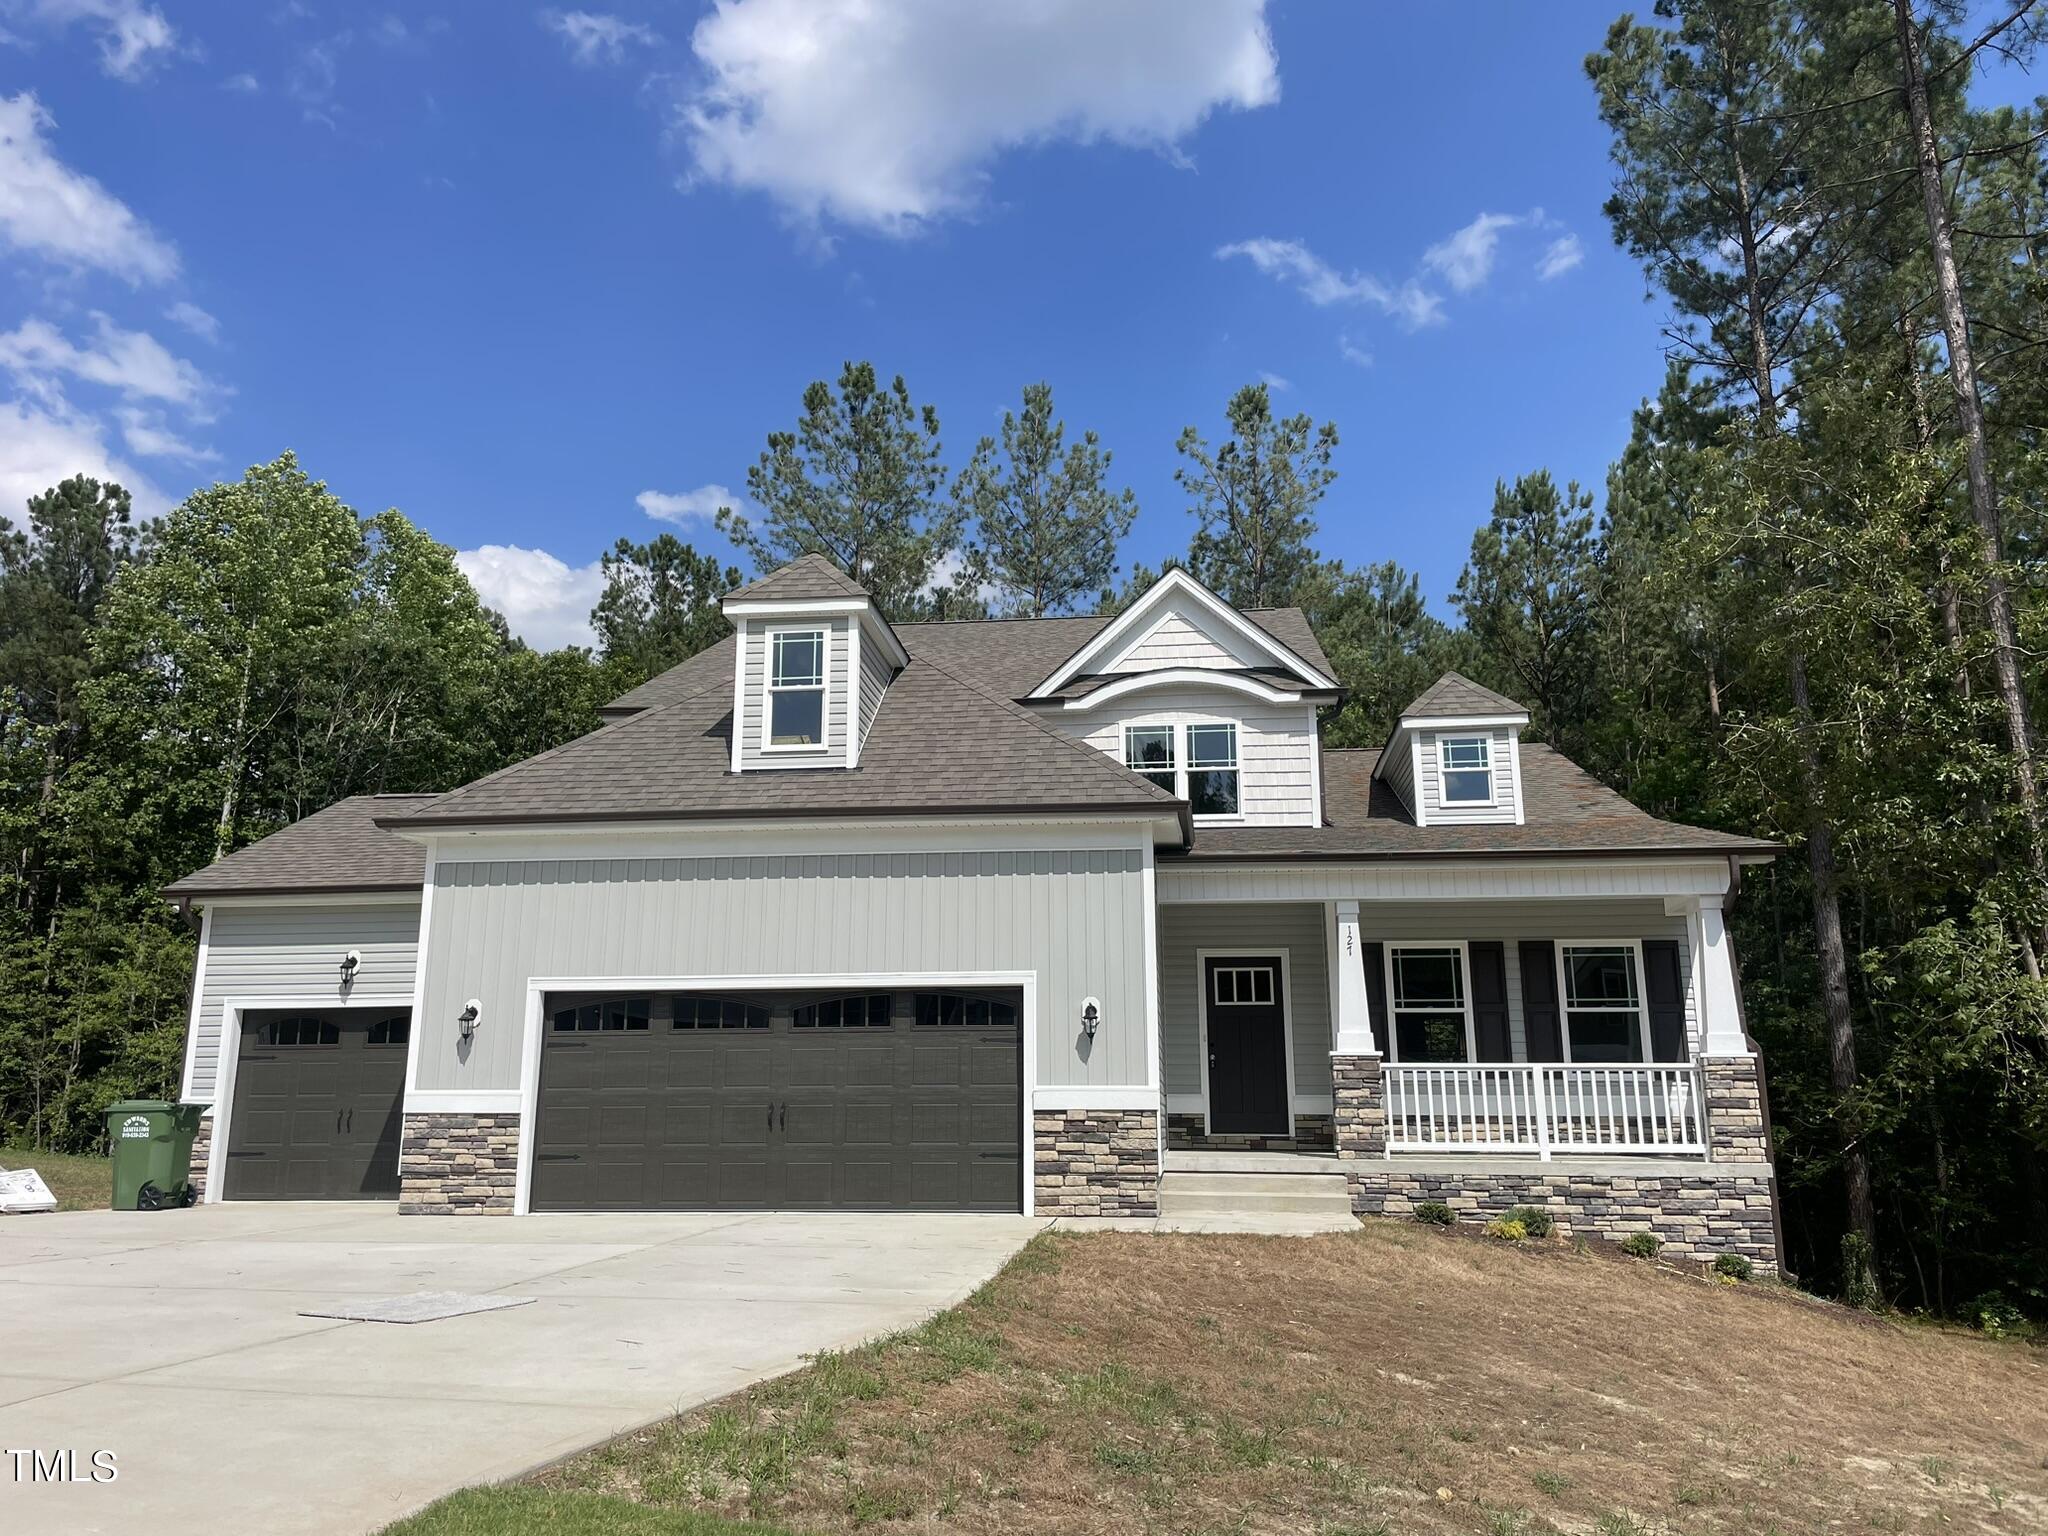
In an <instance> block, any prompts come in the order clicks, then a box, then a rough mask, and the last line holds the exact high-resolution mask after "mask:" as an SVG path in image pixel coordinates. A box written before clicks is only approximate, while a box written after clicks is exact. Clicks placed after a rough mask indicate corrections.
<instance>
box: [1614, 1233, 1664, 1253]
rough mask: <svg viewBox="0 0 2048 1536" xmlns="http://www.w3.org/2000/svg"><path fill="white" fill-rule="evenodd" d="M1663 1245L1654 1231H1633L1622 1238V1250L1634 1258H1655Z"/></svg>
mask: <svg viewBox="0 0 2048 1536" xmlns="http://www.w3.org/2000/svg"><path fill="white" fill-rule="evenodd" d="M1663 1246H1664V1245H1663V1244H1662V1243H1660V1242H1658V1241H1657V1234H1656V1233H1654V1232H1631V1233H1629V1235H1628V1236H1627V1237H1624V1238H1623V1239H1622V1240H1621V1251H1622V1252H1623V1253H1625V1254H1627V1255H1628V1256H1629V1257H1630V1258H1632V1259H1654V1258H1655V1257H1657V1250H1658V1249H1659V1248H1662V1247H1663Z"/></svg>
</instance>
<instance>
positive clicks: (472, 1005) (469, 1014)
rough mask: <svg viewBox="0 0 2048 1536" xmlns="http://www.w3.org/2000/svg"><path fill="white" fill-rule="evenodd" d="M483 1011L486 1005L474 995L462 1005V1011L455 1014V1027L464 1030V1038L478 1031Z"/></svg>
mask: <svg viewBox="0 0 2048 1536" xmlns="http://www.w3.org/2000/svg"><path fill="white" fill-rule="evenodd" d="M483 1013H484V1005H483V1004H482V1003H480V1002H478V1001H477V1000H476V999H475V998H473V997H472V998H471V999H470V1000H469V1001H468V1002H466V1003H464V1004H463V1005H462V1012H460V1013H458V1014H457V1015H456V1016H455V1027H456V1028H457V1029H459V1030H461V1031H462V1038H463V1039H465V1040H467V1039H468V1038H469V1037H470V1036H471V1035H473V1034H475V1033H476V1026H477V1022H478V1020H480V1019H481V1018H482V1017H483Z"/></svg>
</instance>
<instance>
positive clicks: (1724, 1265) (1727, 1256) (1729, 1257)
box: [1714, 1253, 1756, 1280]
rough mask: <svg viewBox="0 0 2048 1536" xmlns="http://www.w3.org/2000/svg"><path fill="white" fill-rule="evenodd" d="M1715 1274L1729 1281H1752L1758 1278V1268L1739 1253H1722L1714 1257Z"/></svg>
mask: <svg viewBox="0 0 2048 1536" xmlns="http://www.w3.org/2000/svg"><path fill="white" fill-rule="evenodd" d="M1714 1273H1715V1274H1717V1275H1721V1276H1723V1277H1725V1278H1727V1279H1729V1280H1750V1279H1754V1278H1755V1277H1756V1266H1755V1265H1753V1264H1751V1263H1750V1262H1749V1260H1747V1259H1745V1258H1744V1257H1743V1256H1742V1255H1741V1254H1739V1253H1722V1254H1716V1255H1715V1257H1714Z"/></svg>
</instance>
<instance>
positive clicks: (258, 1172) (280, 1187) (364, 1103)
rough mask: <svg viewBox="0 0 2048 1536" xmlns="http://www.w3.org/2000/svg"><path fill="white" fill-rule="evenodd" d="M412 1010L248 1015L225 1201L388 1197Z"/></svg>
mask: <svg viewBox="0 0 2048 1536" xmlns="http://www.w3.org/2000/svg"><path fill="white" fill-rule="evenodd" d="M409 1019H410V1014H409V1012H408V1011H407V1010H405V1009H403V1008H400V1009H394V1010H392V1011H391V1012H389V1013H384V1012H380V1011H376V1010H372V1009H356V1008H350V1009H331V1010H328V1011H326V1012H310V1011H308V1012H300V1011H292V1012H277V1013H250V1014H246V1015H244V1016H243V1019H242V1039H241V1046H240V1049H241V1055H240V1056H239V1057H238V1058H237V1060H236V1062H235V1101H234V1108H233V1111H232V1113H231V1115H230V1117H229V1124H228V1144H227V1174H226V1180H225V1184H224V1187H223V1192H224V1193H225V1195H226V1196H227V1198H228V1199H230V1200H395V1199H397V1198H398V1130H399V1119H400V1114H399V1106H400V1101H401V1099H402V1098H403V1096H404V1091H405V1048H406V1036H407V1032H408V1021H409Z"/></svg>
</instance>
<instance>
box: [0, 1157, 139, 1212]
mask: <svg viewBox="0 0 2048 1536" xmlns="http://www.w3.org/2000/svg"><path fill="white" fill-rule="evenodd" d="M0 1168H33V1169H35V1171H36V1172H37V1173H39V1174H41V1175H42V1176H43V1182H44V1183H45V1184H47V1185H49V1186H50V1193H51V1194H53V1195H55V1196H56V1197H57V1209H58V1210H60V1211H104V1210H105V1209H106V1208H107V1202H108V1201H109V1200H111V1199H112V1198H113V1194H114V1175H113V1170H112V1167H111V1165H110V1162H109V1160H108V1159H107V1158H104V1157H97V1156H91V1155H88V1154H85V1153H81V1152H33V1151H30V1150H29V1149H28V1148H27V1147H13V1146H9V1147H0Z"/></svg>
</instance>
